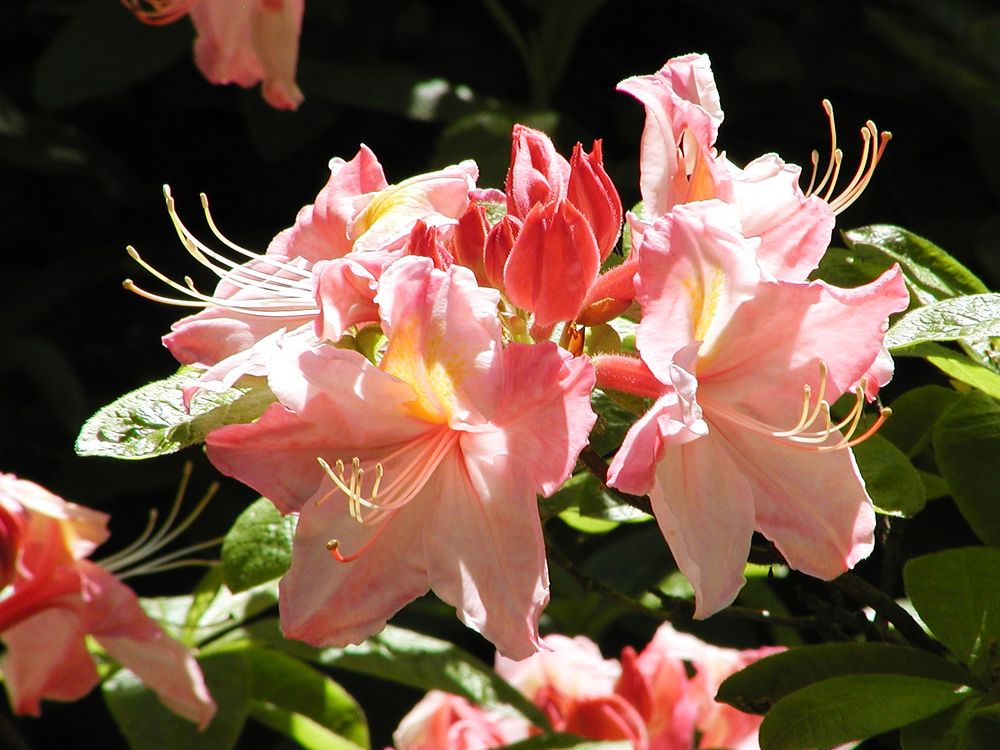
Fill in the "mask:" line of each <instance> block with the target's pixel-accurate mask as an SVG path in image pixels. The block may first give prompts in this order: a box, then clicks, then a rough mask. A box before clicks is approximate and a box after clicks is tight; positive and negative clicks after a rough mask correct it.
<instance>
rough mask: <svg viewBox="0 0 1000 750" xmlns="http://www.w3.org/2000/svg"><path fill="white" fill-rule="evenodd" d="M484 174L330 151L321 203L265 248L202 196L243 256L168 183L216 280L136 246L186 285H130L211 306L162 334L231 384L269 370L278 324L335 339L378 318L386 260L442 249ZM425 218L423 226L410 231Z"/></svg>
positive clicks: (188, 235) (471, 168) (187, 360)
mask: <svg viewBox="0 0 1000 750" xmlns="http://www.w3.org/2000/svg"><path fill="white" fill-rule="evenodd" d="M477 176H478V170H477V168H476V165H475V163H474V162H471V161H466V162H462V163H461V164H457V165H453V166H450V167H446V168H445V169H442V170H438V171H436V172H431V173H428V174H422V175H417V176H416V177H411V178H409V179H407V180H404V181H402V182H400V183H398V184H396V185H389V184H388V183H387V181H386V179H385V174H384V173H383V170H382V166H381V165H380V164H379V162H378V159H377V158H376V157H375V154H374V153H372V151H371V150H370V149H369V148H368V147H367V146H364V145H362V146H361V148H360V150H359V151H358V153H357V155H355V157H354V158H353V159H351V160H350V161H344V160H343V159H340V158H339V157H338V158H335V159H333V160H331V162H330V178H329V180H328V181H327V183H326V185H325V186H324V187H323V189H322V190H321V191H320V192H319V194H318V195H317V196H316V200H315V201H314V203H312V204H310V205H308V206H306V207H304V208H303V209H301V210H300V211H299V214H298V216H297V217H296V220H295V224H294V225H293V226H291V227H289V228H288V229H285V230H283V231H282V232H280V233H279V234H278V235H277V236H276V237H275V238H274V239H273V240H272V241H271V243H270V244H269V245H268V248H267V251H266V252H265V253H263V254H258V253H254V252H252V251H250V250H246V249H244V248H242V247H240V246H238V245H236V244H235V243H233V242H232V241H230V240H229V239H228V238H226V237H225V236H224V235H223V234H222V233H221V232H220V231H219V229H218V227H217V226H216V224H215V221H214V219H213V218H212V214H211V212H210V211H209V209H208V201H207V199H206V198H205V196H202V204H203V207H204V209H205V217H206V219H207V221H208V224H209V227H210V228H211V230H212V232H213V233H214V234H215V235H216V237H217V238H218V240H219V241H220V242H221V243H222V244H223V245H224V246H225V247H226V248H227V249H228V250H229V252H230V253H235V254H236V255H237V256H238V258H239V260H233V259H231V258H229V257H227V256H226V255H225V254H223V253H220V252H218V251H216V250H214V249H212V248H211V247H209V246H208V245H207V244H205V243H203V242H201V241H200V240H199V239H198V238H197V237H196V236H195V235H194V233H193V232H191V231H190V230H189V229H188V228H187V226H186V225H185V224H184V223H183V222H182V221H181V219H180V217H179V216H178V214H177V211H176V208H175V205H174V199H173V197H172V196H171V195H170V192H169V190H166V192H165V195H166V199H167V209H168V212H169V215H170V218H171V220H172V222H173V224H174V227H175V229H176V231H177V234H178V236H179V237H180V239H181V242H182V243H183V244H184V246H185V248H186V249H187V250H188V252H190V254H191V255H192V256H193V257H194V258H195V259H196V260H198V261H199V262H200V263H201V264H202V265H204V266H206V267H207V268H209V269H210V270H211V271H212V272H213V273H215V274H216V275H217V276H218V277H219V284H218V286H217V287H216V289H215V290H214V292H213V293H212V294H204V293H202V292H200V291H199V290H198V289H197V287H196V286H195V285H194V283H193V282H192V281H190V280H188V279H185V283H184V284H181V283H179V282H176V281H173V280H172V279H169V278H167V277H166V276H164V275H163V274H161V273H160V272H159V271H157V270H156V269H155V268H154V267H153V266H152V265H150V264H149V263H147V262H146V261H145V260H143V259H142V257H141V256H140V255H139V253H138V252H137V251H136V250H135V249H134V248H131V247H130V248H129V253H130V254H131V255H132V257H133V258H134V259H135V260H136V261H137V262H139V263H140V265H142V266H143V267H144V268H145V269H146V270H148V271H149V272H150V273H152V274H153V275H154V276H155V277H156V278H158V279H159V280H161V281H162V282H164V283H165V284H167V285H168V286H170V287H171V288H172V289H173V290H175V291H177V292H180V293H181V295H183V296H181V297H165V296H162V295H159V294H155V293H152V292H150V291H147V290H146V289H144V288H142V287H139V286H137V285H136V284H135V283H134V282H132V281H131V280H126V282H125V287H126V288H127V289H130V290H131V291H134V292H136V293H138V294H140V295H142V296H144V297H147V298H149V299H152V300H154V301H159V302H165V303H168V304H174V305H179V306H184V307H194V308H203V309H202V310H201V311H200V312H198V313H196V314H194V315H190V316H188V317H185V318H183V319H181V320H179V321H178V322H176V323H175V324H174V325H173V326H172V331H171V333H169V334H167V335H166V336H165V337H164V338H163V343H164V345H165V346H167V348H169V349H170V351H171V353H173V354H174V356H175V357H176V358H177V359H178V360H179V361H180V362H181V363H182V364H198V365H202V366H207V367H209V368H211V369H209V371H208V372H206V373H205V374H204V375H203V376H202V377H201V379H200V381H199V385H200V386H201V387H212V386H213V384H216V387H218V386H220V385H221V386H222V387H226V386H229V385H232V383H233V382H235V381H236V380H237V379H238V378H239V377H240V376H242V375H244V374H254V375H263V374H265V373H264V369H263V360H262V355H261V352H260V351H259V350H256V349H254V346H255V344H257V342H259V341H261V340H263V339H265V338H266V337H268V336H270V335H271V334H273V333H275V332H276V331H280V330H288V331H293V330H296V329H303V330H302V335H307V331H313V332H314V333H315V335H317V336H320V337H322V338H328V339H330V340H332V341H336V340H337V339H339V338H340V337H341V336H342V335H343V333H344V330H345V329H346V327H348V326H349V325H353V324H356V323H359V322H369V321H372V320H374V319H375V318H377V315H376V313H375V307H374V303H373V301H372V300H373V299H374V294H375V288H376V286H377V280H378V277H379V276H380V275H381V273H382V270H383V269H384V268H385V267H386V266H388V265H389V264H391V263H392V262H393V261H395V260H397V259H398V258H400V257H402V256H403V255H404V254H418V253H424V252H428V242H429V243H430V247H431V248H434V247H435V246H436V245H435V243H436V242H437V239H436V238H437V237H438V236H439V235H450V233H451V231H452V230H453V228H454V226H455V225H456V224H457V222H458V217H460V216H461V215H462V214H463V213H464V212H465V210H466V208H467V206H468V204H469V198H468V194H469V191H470V190H471V189H472V187H473V186H474V185H475V180H476V177H477ZM418 224H419V225H420V227H422V228H423V229H422V230H421V231H422V232H423V233H424V234H423V235H419V236H418V235H414V231H415V229H417V225H418ZM428 234H430V235H433V236H430V237H428V236H425V235H428ZM418 237H422V239H418ZM449 258H450V256H449ZM240 261H242V262H240Z"/></svg>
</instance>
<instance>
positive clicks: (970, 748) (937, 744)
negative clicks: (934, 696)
mask: <svg viewBox="0 0 1000 750" xmlns="http://www.w3.org/2000/svg"><path fill="white" fill-rule="evenodd" d="M975 705H976V699H975V698H970V699H967V700H964V701H962V702H961V703H959V704H957V705H954V706H952V707H951V708H946V709H945V710H944V711H941V712H939V713H936V714H934V715H933V716H929V717H927V718H926V719H923V720H922V721H918V722H916V723H915V724H909V725H908V726H905V727H903V731H902V732H901V733H900V735H899V740H900V744H901V745H902V746H903V750H996V743H995V742H989V741H988V742H986V743H985V744H984V743H982V742H979V741H977V739H976V737H975V736H974V734H973V733H972V732H970V731H969V720H970V718H971V716H972V711H973V709H974V708H975Z"/></svg>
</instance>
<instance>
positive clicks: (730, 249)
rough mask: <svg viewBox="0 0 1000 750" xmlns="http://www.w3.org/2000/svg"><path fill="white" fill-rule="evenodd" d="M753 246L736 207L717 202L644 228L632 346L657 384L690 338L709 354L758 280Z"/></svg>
mask: <svg viewBox="0 0 1000 750" xmlns="http://www.w3.org/2000/svg"><path fill="white" fill-rule="evenodd" d="M755 250H756V243H755V242H753V241H748V240H746V239H745V238H744V237H743V235H742V233H741V231H740V222H739V218H738V217H737V215H736V212H735V210H734V209H733V208H732V207H731V206H729V205H728V204H725V203H722V202H720V201H714V200H713V201H701V202H697V203H690V204H683V205H679V206H676V207H675V208H674V210H673V211H671V212H670V213H669V214H668V215H667V216H664V217H663V218H662V219H659V220H657V221H656V222H655V223H654V224H653V225H652V226H651V227H648V228H647V229H646V231H645V233H644V235H643V239H642V247H641V249H640V252H639V274H638V277H637V279H636V299H637V300H638V301H639V304H640V305H642V308H643V322H642V324H641V325H640V326H639V331H638V334H637V339H636V344H637V346H638V348H639V351H640V352H642V358H643V360H644V361H645V362H646V364H647V365H648V366H649V369H650V370H652V371H653V374H654V375H656V376H657V377H658V378H659V379H660V380H661V381H663V382H665V383H666V382H669V379H670V374H669V367H670V364H671V363H672V362H673V358H674V356H675V354H676V353H677V352H678V351H679V350H680V349H681V348H683V347H685V346H687V345H688V344H689V343H690V342H691V341H700V342H703V347H702V349H701V352H700V356H701V357H711V356H713V354H714V352H715V348H716V346H717V340H718V338H719V336H720V335H721V334H722V332H723V331H725V329H726V327H727V326H728V325H729V321H730V319H731V318H732V316H733V314H734V312H735V311H736V309H737V308H738V307H739V306H740V305H741V304H743V303H744V302H745V301H746V300H748V299H750V298H751V297H752V296H753V295H754V294H755V292H756V290H757V288H758V286H759V284H760V278H761V276H760V268H759V267H758V265H757V262H756V257H755ZM697 374H698V375H699V377H700V375H701V373H700V372H698V373H697Z"/></svg>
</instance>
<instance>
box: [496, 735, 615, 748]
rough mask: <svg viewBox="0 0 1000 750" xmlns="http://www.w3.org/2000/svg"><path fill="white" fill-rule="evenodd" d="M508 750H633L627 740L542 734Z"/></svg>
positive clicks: (511, 746) (514, 744)
mask: <svg viewBox="0 0 1000 750" xmlns="http://www.w3.org/2000/svg"><path fill="white" fill-rule="evenodd" d="M505 747H506V749H507V750H556V749H557V748H561V749H562V750H632V748H633V745H632V743H631V742H629V741H627V740H604V741H597V742H595V741H594V740H584V739H581V738H579V737H577V736H575V735H572V734H540V735H538V736H537V737H532V738H531V739H528V740H521V741H520V742H515V743H513V744H511V745H506V746H505Z"/></svg>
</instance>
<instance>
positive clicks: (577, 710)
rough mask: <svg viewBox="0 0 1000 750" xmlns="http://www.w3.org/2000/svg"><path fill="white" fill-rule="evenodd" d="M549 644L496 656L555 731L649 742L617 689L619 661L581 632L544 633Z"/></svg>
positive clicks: (500, 669)
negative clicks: (521, 656)
mask: <svg viewBox="0 0 1000 750" xmlns="http://www.w3.org/2000/svg"><path fill="white" fill-rule="evenodd" d="M544 645H545V647H546V649H547V650H543V651H539V652H538V653H537V654H535V655H533V656H530V657H528V658H527V659H525V660H523V661H519V662H516V661H512V660H510V659H506V658H503V657H501V656H498V657H497V661H496V671H497V673H498V674H499V675H500V676H501V677H503V678H504V679H505V680H507V682H509V683H510V684H511V685H513V686H514V687H516V688H517V689H518V690H519V691H520V692H521V693H522V694H524V695H525V696H526V697H527V698H529V699H530V700H531V701H532V702H533V703H534V704H535V705H536V706H538V707H539V708H541V709H542V711H543V712H544V713H545V715H546V717H547V718H548V720H549V721H550V722H551V724H552V728H553V729H554V730H555V731H557V732H568V733H570V734H576V735H579V736H581V737H586V738H587V739H592V740H631V741H632V743H633V746H634V747H635V748H636V749H637V750H644V749H645V748H647V747H648V741H647V735H646V727H645V724H644V722H643V718H642V716H640V714H639V713H638V711H637V710H636V709H635V707H634V706H633V705H632V704H630V703H629V702H628V701H627V700H626V699H625V698H623V697H622V696H620V695H618V694H617V693H616V692H615V686H616V684H617V683H618V679H619V677H620V675H621V665H620V664H619V663H618V662H617V661H616V660H614V659H605V658H604V657H603V656H601V651H600V649H599V648H598V647H597V644H596V643H594V642H593V641H591V640H590V639H588V638H584V637H583V636H577V637H576V638H568V637H566V636H564V635H558V634H554V635H549V636H546V637H545V642H544Z"/></svg>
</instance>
